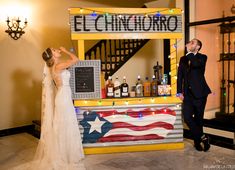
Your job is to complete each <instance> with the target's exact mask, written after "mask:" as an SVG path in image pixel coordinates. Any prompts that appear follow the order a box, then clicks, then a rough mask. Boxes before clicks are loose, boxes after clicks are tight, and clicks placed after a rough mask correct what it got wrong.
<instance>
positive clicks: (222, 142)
mask: <svg viewBox="0 0 235 170" xmlns="http://www.w3.org/2000/svg"><path fill="white" fill-rule="evenodd" d="M207 136H209V139H210V144H212V145H216V146H219V147H223V148H227V149H232V150H235V145H234V144H233V139H230V138H226V137H222V136H217V135H212V134H208V133H207ZM184 138H187V139H192V135H191V133H190V131H189V130H188V129H184Z"/></svg>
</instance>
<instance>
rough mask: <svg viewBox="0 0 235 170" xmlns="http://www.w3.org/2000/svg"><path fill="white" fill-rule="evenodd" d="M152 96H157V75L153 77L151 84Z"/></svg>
mask: <svg viewBox="0 0 235 170" xmlns="http://www.w3.org/2000/svg"><path fill="white" fill-rule="evenodd" d="M151 96H157V80H156V78H155V75H153V77H152V82H151Z"/></svg>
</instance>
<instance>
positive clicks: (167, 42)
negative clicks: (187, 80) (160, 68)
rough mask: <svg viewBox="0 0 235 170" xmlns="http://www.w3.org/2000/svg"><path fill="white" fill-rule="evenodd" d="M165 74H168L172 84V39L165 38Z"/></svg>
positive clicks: (169, 81) (169, 82)
mask: <svg viewBox="0 0 235 170" xmlns="http://www.w3.org/2000/svg"><path fill="white" fill-rule="evenodd" d="M163 44H164V45H163V48H164V74H167V78H168V84H171V78H170V75H169V72H170V71H171V61H170V58H169V57H168V56H169V55H170V39H164V41H163Z"/></svg>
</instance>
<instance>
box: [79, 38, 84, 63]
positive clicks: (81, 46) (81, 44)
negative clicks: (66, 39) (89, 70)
mask: <svg viewBox="0 0 235 170" xmlns="http://www.w3.org/2000/svg"><path fill="white" fill-rule="evenodd" d="M78 58H79V60H85V47H84V40H78Z"/></svg>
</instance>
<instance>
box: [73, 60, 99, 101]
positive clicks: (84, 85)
mask: <svg viewBox="0 0 235 170" xmlns="http://www.w3.org/2000/svg"><path fill="white" fill-rule="evenodd" d="M69 71H70V73H71V78H70V86H71V89H72V97H73V99H92V98H101V87H100V60H84V61H79V62H78V63H76V64H75V65H74V66H73V67H71V68H70V69H69Z"/></svg>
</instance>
